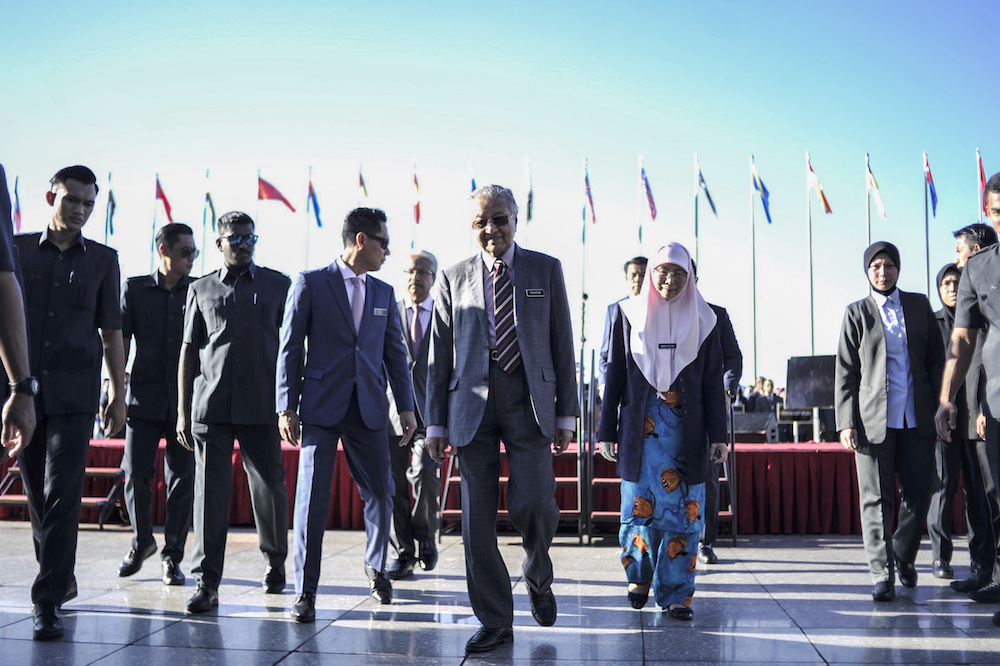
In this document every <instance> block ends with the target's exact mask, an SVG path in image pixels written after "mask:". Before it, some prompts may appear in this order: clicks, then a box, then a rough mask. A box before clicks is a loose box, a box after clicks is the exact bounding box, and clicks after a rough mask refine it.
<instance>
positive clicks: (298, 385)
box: [277, 263, 413, 594]
mask: <svg viewBox="0 0 1000 666" xmlns="http://www.w3.org/2000/svg"><path fill="white" fill-rule="evenodd" d="M365 284H366V287H365V305H364V314H363V315H362V318H361V327H360V331H355V329H354V317H353V315H352V312H351V306H350V300H349V299H348V296H347V285H345V284H344V278H343V276H342V274H341V272H340V267H339V264H338V263H333V264H331V265H329V266H327V267H326V268H321V269H319V270H314V271H306V272H304V273H301V274H300V275H299V276H298V278H296V280H295V284H294V286H293V287H292V290H291V291H290V292H289V295H288V305H287V307H286V310H285V323H284V329H283V333H282V340H281V354H280V358H279V362H278V379H277V406H278V410H279V411H286V410H291V411H296V412H298V414H299V419H300V421H301V423H302V451H301V453H300V454H299V471H298V481H297V485H296V491H295V520H294V546H293V561H294V564H295V591H296V592H297V593H300V594H301V593H303V592H315V591H316V589H317V586H318V585H319V577H320V561H321V559H322V555H323V534H324V532H325V530H326V521H327V517H328V516H329V513H330V498H331V494H332V491H331V484H332V481H333V469H334V462H335V461H336V457H337V441H338V440H340V441H341V442H342V443H343V445H344V454H345V456H346V458H347V465H348V467H349V468H350V470H351V476H352V477H353V478H354V481H355V483H356V484H357V486H358V491H359V493H360V494H361V499H363V500H364V502H365V510H364V518H365V532H366V534H367V537H368V545H367V549H366V551H365V563H366V564H368V565H369V566H371V567H372V568H374V569H375V570H376V571H381V572H384V571H385V558H386V552H387V549H388V546H389V531H390V526H391V521H392V496H393V493H394V491H395V488H394V487H393V482H392V473H391V469H390V463H389V441H388V436H387V434H386V428H387V426H388V424H389V404H388V399H387V398H386V378H387V377H388V381H389V383H390V384H391V385H392V388H393V394H394V396H395V400H396V408H397V409H398V410H399V411H407V410H410V411H412V410H413V394H412V387H411V386H410V375H409V371H408V368H407V364H406V351H405V349H404V347H403V337H402V333H401V332H400V328H399V317H398V315H397V313H396V299H395V296H394V295H393V290H392V287H390V286H389V285H388V284H386V283H385V282H382V281H381V280H378V279H376V278H375V277H373V276H372V275H370V274H369V275H367V276H366V278H365ZM307 340H308V345H307ZM307 347H308V350H307Z"/></svg>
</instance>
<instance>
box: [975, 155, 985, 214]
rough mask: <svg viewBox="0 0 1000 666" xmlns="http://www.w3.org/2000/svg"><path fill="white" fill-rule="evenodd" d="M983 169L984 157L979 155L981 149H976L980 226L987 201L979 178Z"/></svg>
mask: <svg viewBox="0 0 1000 666" xmlns="http://www.w3.org/2000/svg"><path fill="white" fill-rule="evenodd" d="M982 169H983V156H982V155H981V154H980V153H979V148H978V147H977V148H976V189H977V190H979V202H978V203H979V224H982V223H983V208H985V206H984V205H983V204H984V203H985V201H986V199H985V197H986V192H984V191H983V182H982V179H981V178H980V177H979V174H980V173H982Z"/></svg>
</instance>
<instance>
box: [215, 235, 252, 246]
mask: <svg viewBox="0 0 1000 666" xmlns="http://www.w3.org/2000/svg"><path fill="white" fill-rule="evenodd" d="M258 238H260V236H258V235H257V234H229V235H228V236H219V240H220V241H229V244H230V245H231V246H233V247H236V246H238V245H241V244H243V243H246V244H247V245H249V246H251V247H252V246H254V245H256V244H257V239H258Z"/></svg>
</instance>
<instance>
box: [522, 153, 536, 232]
mask: <svg viewBox="0 0 1000 666" xmlns="http://www.w3.org/2000/svg"><path fill="white" fill-rule="evenodd" d="M524 170H525V172H527V174H528V201H527V202H526V203H525V208H526V209H527V218H526V219H525V221H526V222H531V217H532V213H533V212H534V210H533V209H534V207H535V191H534V185H533V184H532V182H531V160H529V159H528V158H525V159H524Z"/></svg>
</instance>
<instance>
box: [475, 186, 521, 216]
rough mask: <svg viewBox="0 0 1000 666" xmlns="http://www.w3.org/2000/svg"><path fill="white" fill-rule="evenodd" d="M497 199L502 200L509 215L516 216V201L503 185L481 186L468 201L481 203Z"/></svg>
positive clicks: (508, 189)
mask: <svg viewBox="0 0 1000 666" xmlns="http://www.w3.org/2000/svg"><path fill="white" fill-rule="evenodd" d="M497 198H499V199H503V201H504V202H505V203H506V204H507V207H508V208H509V209H510V211H511V213H512V214H513V215H517V201H515V200H514V193H513V192H512V191H511V190H510V188H507V187H504V186H503V185H483V186H482V187H480V188H477V189H476V191H475V192H473V193H472V196H470V197H469V200H470V201H479V202H483V201H489V200H491V199H497Z"/></svg>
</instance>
